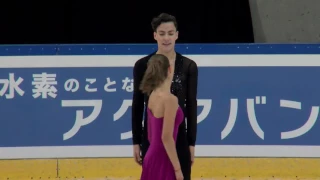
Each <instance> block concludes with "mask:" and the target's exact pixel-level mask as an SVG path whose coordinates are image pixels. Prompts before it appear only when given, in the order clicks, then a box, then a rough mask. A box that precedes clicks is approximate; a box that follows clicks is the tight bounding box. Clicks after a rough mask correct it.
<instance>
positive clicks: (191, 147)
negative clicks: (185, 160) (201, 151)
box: [189, 146, 194, 165]
mask: <svg viewBox="0 0 320 180" xmlns="http://www.w3.org/2000/svg"><path fill="white" fill-rule="evenodd" d="M189 148H190V155H191V165H193V163H194V146H189Z"/></svg>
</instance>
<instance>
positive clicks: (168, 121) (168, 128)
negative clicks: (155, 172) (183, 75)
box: [161, 96, 180, 170]
mask: <svg viewBox="0 0 320 180" xmlns="http://www.w3.org/2000/svg"><path fill="white" fill-rule="evenodd" d="M177 109H178V99H177V98H176V97H174V96H170V97H168V98H167V99H166V100H165V103H164V118H163V128H162V137H161V138H162V142H163V145H164V148H165V149H166V152H167V154H168V156H169V159H170V161H171V163H172V165H173V167H174V170H179V169H180V162H179V159H178V155H177V150H176V143H175V141H174V139H173V130H174V124H175V119H176V113H177Z"/></svg>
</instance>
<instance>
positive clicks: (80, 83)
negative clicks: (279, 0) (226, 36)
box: [0, 44, 320, 159]
mask: <svg viewBox="0 0 320 180" xmlns="http://www.w3.org/2000/svg"><path fill="white" fill-rule="evenodd" d="M153 51H155V46H154V45H50V46H2V47H1V48H0V55H1V56H0V114H1V118H0V123H1V124H0V125H1V126H0V158H1V159H14V158H55V157H131V156H132V139H131V137H132V135H131V129H130V128H131V122H130V119H131V108H130V106H131V100H132V91H133V79H132V67H133V65H134V63H135V61H137V60H138V59H139V58H141V57H143V56H145V55H147V54H149V53H151V52H153ZM177 51H179V52H181V53H182V54H184V55H185V56H187V57H190V58H191V59H193V60H194V61H195V62H196V63H197V65H198V68H199V80H198V81H199V82H198V135H197V146H196V155H197V156H198V157H201V156H204V157H217V156H218V157H225V156H226V157H242V156H245V157H320V151H319V150H320V141H319V140H318V137H319V135H320V122H319V120H318V119H319V105H320V83H319V80H318V79H319V77H320V48H319V46H317V45H259V44H257V45H201V44H199V45H177Z"/></svg>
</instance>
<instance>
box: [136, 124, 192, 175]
mask: <svg viewBox="0 0 320 180" xmlns="http://www.w3.org/2000/svg"><path fill="white" fill-rule="evenodd" d="M149 145H150V144H149V141H148V138H147V136H146V135H144V136H143V137H142V144H141V146H140V148H141V156H142V163H143V158H144V157H145V155H146V153H147V151H148V148H149ZM176 148H177V154H178V158H179V162H180V166H181V171H182V174H183V177H184V180H191V155H190V149H189V145H188V141H187V133H186V131H185V130H180V129H179V133H178V135H177V141H176Z"/></svg>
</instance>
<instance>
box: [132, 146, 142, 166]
mask: <svg viewBox="0 0 320 180" xmlns="http://www.w3.org/2000/svg"><path fill="white" fill-rule="evenodd" d="M133 157H134V160H135V162H136V163H137V164H138V165H141V164H142V159H141V156H140V146H139V144H135V145H133Z"/></svg>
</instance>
